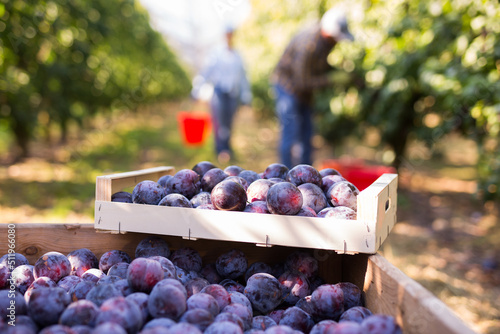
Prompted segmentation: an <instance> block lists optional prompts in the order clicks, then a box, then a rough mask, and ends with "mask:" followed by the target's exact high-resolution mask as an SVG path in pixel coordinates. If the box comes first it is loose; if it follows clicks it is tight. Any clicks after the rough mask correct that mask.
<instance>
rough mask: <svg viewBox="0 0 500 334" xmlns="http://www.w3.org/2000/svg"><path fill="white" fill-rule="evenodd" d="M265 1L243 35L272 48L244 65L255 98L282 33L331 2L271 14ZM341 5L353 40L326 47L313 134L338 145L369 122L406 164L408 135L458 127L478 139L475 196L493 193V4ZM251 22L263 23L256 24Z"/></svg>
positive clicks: (498, 73)
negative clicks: (325, 84)
mask: <svg viewBox="0 0 500 334" xmlns="http://www.w3.org/2000/svg"><path fill="white" fill-rule="evenodd" d="M265 3H266V6H265V7H266V9H264V10H262V11H260V10H261V9H262V8H261V7H259V8H256V9H255V13H256V14H255V16H254V18H253V26H252V27H253V28H254V29H253V30H252V32H251V34H252V35H258V34H259V33H260V34H261V36H264V37H261V38H262V39H263V43H267V44H268V45H273V46H274V48H268V50H273V51H272V52H271V51H270V52H268V53H267V54H265V55H263V57H261V58H253V59H259V62H257V64H255V62H254V63H250V65H249V66H251V65H255V66H258V74H257V78H256V80H255V81H254V85H255V83H259V84H260V85H259V86H257V87H256V88H258V89H256V92H257V94H256V95H257V96H258V97H259V96H260V95H262V94H259V93H268V92H269V86H267V87H265V86H264V83H265V82H266V81H265V79H264V78H265V77H266V76H267V78H268V76H269V74H270V71H271V70H272V67H273V66H274V64H276V61H277V58H278V57H279V55H280V53H281V51H282V50H283V48H284V45H286V42H287V41H288V40H289V38H290V35H291V33H292V32H293V31H296V30H298V29H299V28H300V27H301V26H302V25H304V24H306V23H307V21H308V19H311V18H316V19H318V18H319V17H320V14H321V10H322V9H323V10H324V8H329V7H330V6H333V5H335V4H337V2H334V1H317V2H311V3H309V2H307V3H305V2H296V1H293V2H290V3H289V5H288V6H287V8H280V10H281V11H282V13H283V15H280V14H279V13H280V11H279V10H278V8H277V5H276V6H275V5H273V4H274V3H273V2H272V1H266V2H265ZM257 4H260V2H257ZM348 4H349V5H348V7H347V9H348V15H349V21H350V26H351V30H352V31H353V33H354V35H355V37H356V40H355V41H354V42H353V43H344V42H342V43H339V44H338V45H337V47H336V48H335V49H334V51H333V52H332V54H331V55H330V58H329V61H330V63H331V64H332V65H334V67H335V68H336V69H337V70H336V76H337V78H338V80H337V84H336V85H335V86H334V87H332V88H330V89H326V90H324V91H322V92H320V93H319V94H318V96H317V103H316V110H317V111H318V113H319V122H318V127H319V131H320V133H321V134H322V135H323V136H324V137H325V138H326V139H327V140H328V142H331V143H340V142H342V141H343V140H344V139H346V138H349V137H352V136H357V137H358V138H361V137H362V136H363V134H364V133H366V131H367V130H368V129H377V131H378V132H379V135H380V138H381V141H380V146H381V147H383V146H386V145H388V146H389V147H390V148H391V151H392V152H393V153H394V159H393V161H394V165H395V166H397V167H398V166H400V165H401V164H402V163H404V162H408V160H407V159H406V155H405V154H406V147H407V143H408V141H410V140H420V141H423V142H425V143H426V144H427V145H428V146H429V147H432V146H433V145H434V144H435V143H437V142H439V140H441V139H442V138H443V137H444V136H445V135H446V134H449V133H452V132H458V133H461V134H462V135H464V136H467V137H468V138H472V139H474V140H475V141H476V142H477V144H478V147H479V151H480V157H479V162H478V171H479V178H480V194H482V195H484V198H485V199H487V198H492V197H494V196H495V195H496V194H497V193H498V187H500V147H499V132H500V116H499V115H500V81H499V78H500V70H499V69H500V41H499V36H500V23H499V22H500V7H499V6H498V2H496V1H475V0H460V1H459V0H423V1H421V0H419V1H417V0H386V1H362V0H359V1H350V2H348ZM262 6H263V7H264V5H263V4H262ZM293 13H300V15H299V14H297V15H295V16H294V15H293ZM305 18H307V19H305ZM258 25H264V26H265V28H264V29H263V30H259V28H258ZM275 25H279V26H282V27H284V28H283V29H282V30H281V33H280V32H279V31H278V30H276V29H273V27H274V26H275ZM255 29H257V30H258V31H257V32H256V31H254V30H255ZM283 36H284V39H282V38H283ZM282 42H283V43H282ZM248 47H249V48H252V44H251V43H249V46H248ZM259 47H262V46H259ZM253 52H255V50H254V51H253ZM264 59H269V60H271V59H272V61H271V64H270V65H269V64H266V65H262V64H261V60H264ZM266 99H267V100H266ZM262 100H263V101H267V102H268V103H269V104H268V105H267V106H268V111H267V112H272V110H273V105H272V99H271V98H270V97H269V94H267V96H264V97H262ZM263 110H264V108H263Z"/></svg>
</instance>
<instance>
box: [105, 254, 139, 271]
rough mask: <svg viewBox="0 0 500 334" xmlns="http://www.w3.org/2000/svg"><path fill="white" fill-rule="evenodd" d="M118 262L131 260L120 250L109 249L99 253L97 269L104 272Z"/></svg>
mask: <svg viewBox="0 0 500 334" xmlns="http://www.w3.org/2000/svg"><path fill="white" fill-rule="evenodd" d="M120 262H126V263H130V262H132V259H131V258H130V255H128V254H127V253H126V252H124V251H122V250H119V249H113V250H109V251H107V252H105V253H104V254H102V255H101V257H100V259H99V269H100V270H102V271H103V272H104V273H107V272H108V270H109V268H111V266H113V265H114V264H116V263H120Z"/></svg>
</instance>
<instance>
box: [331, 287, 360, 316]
mask: <svg viewBox="0 0 500 334" xmlns="http://www.w3.org/2000/svg"><path fill="white" fill-rule="evenodd" d="M336 285H337V286H338V287H339V288H341V289H342V291H343V292H344V310H348V309H350V308H351V307H354V306H362V305H361V289H360V288H359V287H358V286H357V285H356V284H353V283H351V282H339V283H337V284H336Z"/></svg>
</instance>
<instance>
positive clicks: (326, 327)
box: [309, 319, 338, 334]
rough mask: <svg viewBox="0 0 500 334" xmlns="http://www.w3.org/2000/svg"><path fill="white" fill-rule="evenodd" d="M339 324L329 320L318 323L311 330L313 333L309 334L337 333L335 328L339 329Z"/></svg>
mask: <svg viewBox="0 0 500 334" xmlns="http://www.w3.org/2000/svg"><path fill="white" fill-rule="evenodd" d="M337 325H338V323H337V322H336V321H334V320H331V319H327V320H321V321H320V322H317V323H316V324H315V325H314V326H313V328H311V331H310V332H309V334H331V333H335V328H336V327H337Z"/></svg>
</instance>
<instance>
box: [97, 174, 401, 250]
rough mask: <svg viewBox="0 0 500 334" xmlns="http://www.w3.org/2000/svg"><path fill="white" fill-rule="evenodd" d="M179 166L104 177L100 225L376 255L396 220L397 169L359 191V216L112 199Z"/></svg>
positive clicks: (100, 187)
mask: <svg viewBox="0 0 500 334" xmlns="http://www.w3.org/2000/svg"><path fill="white" fill-rule="evenodd" d="M174 173H175V169H174V168H173V167H167V166H165V167H156V168H151V169H144V170H139V171H133V172H126V173H118V174H112V175H105V176H98V177H97V180H96V201H95V228H96V229H98V230H107V231H114V232H116V233H124V232H140V233H150V234H160V235H172V236H180V237H183V238H186V239H191V240H195V239H211V240H223V241H238V242H246V243H253V244H257V245H260V246H266V247H270V246H291V247H305V248H316V249H326V250H334V251H336V252H338V253H345V254H356V253H367V254H374V253H376V252H377V250H378V249H379V247H380V245H381V244H382V243H383V242H384V240H385V239H386V238H387V236H388V235H389V233H390V231H391V229H392V227H393V226H394V224H395V223H396V211H397V186H398V184H397V181H398V175H397V174H384V175H382V176H381V177H380V178H379V179H378V180H377V181H376V182H374V183H373V184H372V185H371V186H369V187H368V188H366V189H365V190H363V191H361V193H360V194H359V195H358V209H357V220H341V219H327V218H316V217H314V218H311V217H296V216H281V215H271V214H259V213H247V212H230V211H218V210H197V209H191V208H177V207H165V206H154V205H144V204H131V203H118V202H111V195H112V194H113V193H115V192H118V191H121V190H123V189H125V188H130V187H134V186H135V185H136V184H137V183H139V182H140V181H143V180H152V181H157V180H158V179H159V177H161V176H162V175H168V174H171V175H173V174H174Z"/></svg>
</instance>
